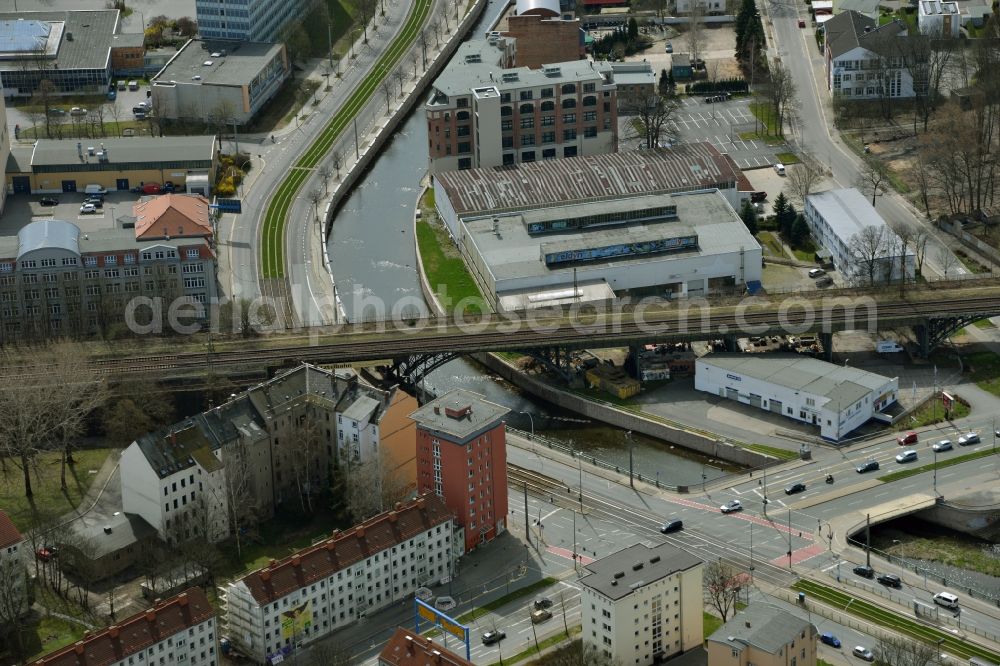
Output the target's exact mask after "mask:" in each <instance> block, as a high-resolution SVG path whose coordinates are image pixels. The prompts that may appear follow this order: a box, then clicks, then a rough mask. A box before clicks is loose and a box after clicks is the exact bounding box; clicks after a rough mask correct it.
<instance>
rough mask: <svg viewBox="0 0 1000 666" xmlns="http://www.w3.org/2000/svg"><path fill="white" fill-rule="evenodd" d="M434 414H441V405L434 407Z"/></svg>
mask: <svg viewBox="0 0 1000 666" xmlns="http://www.w3.org/2000/svg"><path fill="white" fill-rule="evenodd" d="M434 413H435V414H439V415H440V414H441V407H440V406H439V405H434Z"/></svg>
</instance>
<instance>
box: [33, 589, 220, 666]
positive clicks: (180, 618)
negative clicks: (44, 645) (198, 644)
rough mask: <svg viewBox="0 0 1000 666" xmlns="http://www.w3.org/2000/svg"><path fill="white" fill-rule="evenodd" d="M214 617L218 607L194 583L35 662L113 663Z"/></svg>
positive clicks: (59, 665) (61, 665)
mask: <svg viewBox="0 0 1000 666" xmlns="http://www.w3.org/2000/svg"><path fill="white" fill-rule="evenodd" d="M213 617H215V609H214V608H212V605H211V604H210V603H208V597H206V596H205V593H204V592H203V591H202V590H201V588H197V587H192V588H191V589H189V590H187V591H186V592H182V593H181V594H178V595H177V596H176V597H171V598H170V599H167V600H166V601H162V602H160V603H158V604H156V605H155V606H153V607H152V608H150V609H149V610H146V611H144V612H142V613H138V614H136V615H133V616H131V617H129V618H127V619H125V620H123V621H122V622H120V623H119V624H113V625H111V626H109V627H105V628H104V629H102V630H100V631H98V632H97V633H94V634H91V635H90V636H86V637H84V639H83V640H80V641H77V642H76V643H74V644H72V645H69V646H67V647H64V648H63V649H61V650H58V651H56V652H52V653H50V654H48V655H46V656H44V657H42V658H41V659H39V660H37V661H35V662H33V663H34V664H35V666H106V665H108V664H114V663H116V662H119V661H121V660H122V659H126V658H128V657H129V656H130V655H134V654H136V653H137V652H140V651H142V650H145V649H146V648H148V647H151V646H153V645H156V644H157V643H159V642H160V641H163V640H166V639H167V638H168V637H170V636H174V635H175V634H177V633H179V632H181V631H185V630H187V629H189V628H191V627H194V626H197V625H199V624H201V623H202V622H205V621H206V620H208V619H210V618H213ZM150 661H152V659H150Z"/></svg>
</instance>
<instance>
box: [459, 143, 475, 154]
mask: <svg viewBox="0 0 1000 666" xmlns="http://www.w3.org/2000/svg"><path fill="white" fill-rule="evenodd" d="M471 152H472V144H471V143H469V142H468V141H463V142H461V143H459V144H458V154H459V155H462V154H464V153H471Z"/></svg>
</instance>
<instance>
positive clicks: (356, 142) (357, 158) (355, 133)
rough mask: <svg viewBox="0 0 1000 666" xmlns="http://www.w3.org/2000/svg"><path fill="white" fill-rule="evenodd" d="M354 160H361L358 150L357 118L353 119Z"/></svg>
mask: <svg viewBox="0 0 1000 666" xmlns="http://www.w3.org/2000/svg"><path fill="white" fill-rule="evenodd" d="M354 159H355V160H360V159H361V150H360V149H359V148H358V117H357V116H355V117H354Z"/></svg>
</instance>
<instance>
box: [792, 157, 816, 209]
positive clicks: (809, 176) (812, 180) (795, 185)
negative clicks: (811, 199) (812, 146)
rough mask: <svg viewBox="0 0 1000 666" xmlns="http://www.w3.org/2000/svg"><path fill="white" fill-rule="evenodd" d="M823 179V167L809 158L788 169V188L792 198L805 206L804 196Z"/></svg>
mask: <svg viewBox="0 0 1000 666" xmlns="http://www.w3.org/2000/svg"><path fill="white" fill-rule="evenodd" d="M821 180H823V168H822V167H821V166H820V165H819V164H817V163H816V162H814V161H812V160H811V159H808V158H806V159H804V160H802V163H801V164H796V165H795V166H793V167H791V168H789V169H788V189H789V190H790V192H789V193H790V194H791V195H792V198H793V199H794V200H795V202H796V203H798V204H799V205H800V206H805V203H806V198H807V197H808V196H809V195H810V194H811V193H812V191H813V190H814V189H816V186H817V185H819V183H820V181H821Z"/></svg>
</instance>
